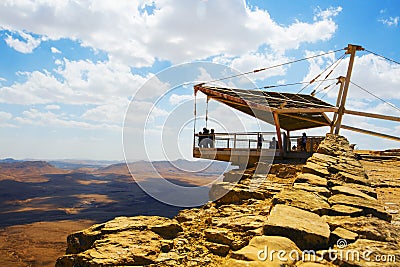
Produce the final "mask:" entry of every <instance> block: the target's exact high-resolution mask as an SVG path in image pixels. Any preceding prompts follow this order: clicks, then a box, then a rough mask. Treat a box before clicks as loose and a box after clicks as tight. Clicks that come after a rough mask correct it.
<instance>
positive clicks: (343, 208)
mask: <svg viewBox="0 0 400 267" xmlns="http://www.w3.org/2000/svg"><path fill="white" fill-rule="evenodd" d="M362 213H363V210H362V209H360V208H356V207H352V206H347V205H341V204H335V205H332V206H331V209H330V211H329V215H331V216H360V215H362Z"/></svg>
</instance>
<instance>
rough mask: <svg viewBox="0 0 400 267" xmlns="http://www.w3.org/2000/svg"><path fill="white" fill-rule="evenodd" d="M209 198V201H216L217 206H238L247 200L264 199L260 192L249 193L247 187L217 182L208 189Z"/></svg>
mask: <svg viewBox="0 0 400 267" xmlns="http://www.w3.org/2000/svg"><path fill="white" fill-rule="evenodd" d="M209 196H210V199H211V200H216V201H217V203H219V204H239V203H242V202H243V200H247V199H251V198H254V199H264V198H265V196H264V194H263V193H262V192H259V191H251V190H250V189H249V188H248V187H246V186H243V185H240V184H237V185H235V186H232V184H231V183H227V182H219V183H214V184H213V185H212V187H211V189H210V192H209Z"/></svg>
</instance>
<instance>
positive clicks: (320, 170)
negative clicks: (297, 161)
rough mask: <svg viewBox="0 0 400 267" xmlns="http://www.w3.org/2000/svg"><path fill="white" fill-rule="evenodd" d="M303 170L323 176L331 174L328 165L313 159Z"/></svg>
mask: <svg viewBox="0 0 400 267" xmlns="http://www.w3.org/2000/svg"><path fill="white" fill-rule="evenodd" d="M302 172H303V173H311V174H315V175H317V176H321V177H328V176H329V175H330V173H329V171H328V168H327V167H326V166H322V165H319V164H316V163H314V162H311V161H307V163H306V165H304V166H303V169H302Z"/></svg>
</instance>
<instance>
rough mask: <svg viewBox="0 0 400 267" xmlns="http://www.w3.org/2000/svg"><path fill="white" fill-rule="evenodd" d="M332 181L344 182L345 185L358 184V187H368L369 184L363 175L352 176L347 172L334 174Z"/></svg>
mask: <svg viewBox="0 0 400 267" xmlns="http://www.w3.org/2000/svg"><path fill="white" fill-rule="evenodd" d="M334 179H337V180H340V181H343V182H346V183H354V184H360V185H366V186H370V185H371V183H370V181H369V180H368V179H367V177H365V174H360V175H354V174H351V173H347V172H338V173H336V174H335V176H334Z"/></svg>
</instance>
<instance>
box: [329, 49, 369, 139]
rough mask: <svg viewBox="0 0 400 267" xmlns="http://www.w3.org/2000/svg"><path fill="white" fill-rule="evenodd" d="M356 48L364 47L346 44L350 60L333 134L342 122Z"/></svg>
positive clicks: (337, 131)
mask: <svg viewBox="0 0 400 267" xmlns="http://www.w3.org/2000/svg"><path fill="white" fill-rule="evenodd" d="M357 50H364V48H362V47H361V46H359V45H351V44H349V45H347V51H346V54H350V60H349V66H348V68H347V74H346V79H345V80H346V81H345V84H344V88H343V95H342V98H341V100H340V106H339V111H338V118H337V122H336V127H335V134H339V130H340V126H341V124H342V118H343V113H344V107H345V104H346V98H347V93H348V91H349V85H350V78H351V72H352V70H353V64H354V58H355V56H356V51H357Z"/></svg>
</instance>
